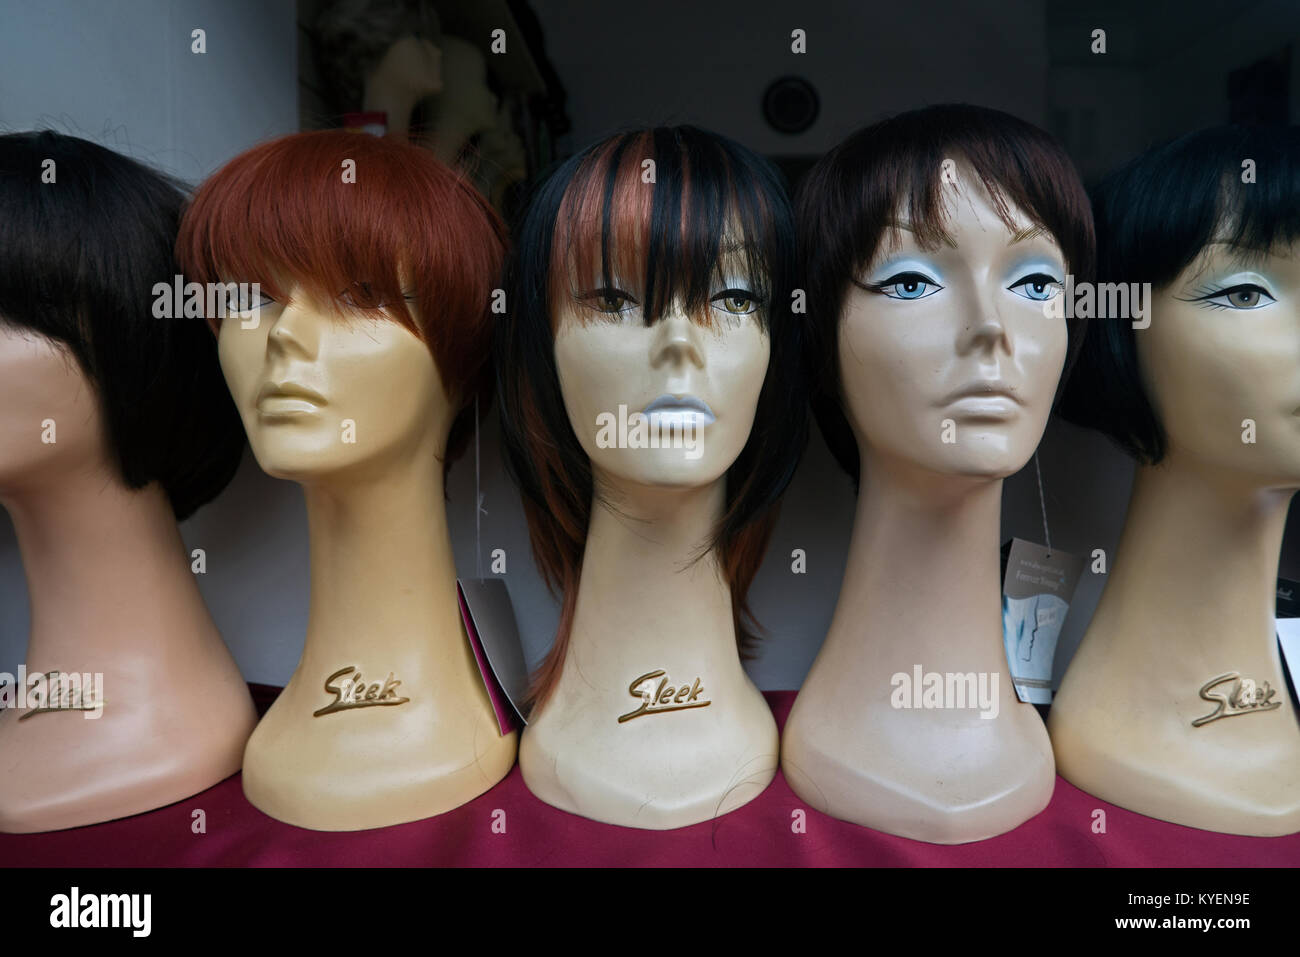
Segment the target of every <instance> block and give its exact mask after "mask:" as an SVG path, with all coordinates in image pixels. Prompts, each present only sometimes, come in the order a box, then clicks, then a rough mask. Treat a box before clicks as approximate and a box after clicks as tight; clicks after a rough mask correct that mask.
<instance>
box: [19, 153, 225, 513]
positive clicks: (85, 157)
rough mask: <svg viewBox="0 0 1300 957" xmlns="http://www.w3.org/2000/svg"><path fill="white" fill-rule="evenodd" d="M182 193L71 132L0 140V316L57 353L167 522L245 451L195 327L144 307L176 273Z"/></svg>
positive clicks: (197, 322)
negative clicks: (158, 500)
mask: <svg viewBox="0 0 1300 957" xmlns="http://www.w3.org/2000/svg"><path fill="white" fill-rule="evenodd" d="M47 160H52V161H53V163H54V166H53V168H52V172H53V174H54V176H53V181H52V182H49V183H45V182H42V174H43V173H44V172H45V170H46V168H47V167H46V165H45V163H46V161H47ZM184 202H185V197H184V194H183V193H182V192H181V190H180V189H179V188H178V187H177V185H176V184H175V183H173V182H172V181H171V180H169V179H168V178H166V177H165V176H163V175H162V174H161V173H158V172H156V171H154V170H152V169H150V168H148V167H147V166H144V165H143V164H141V163H138V162H136V161H135V160H132V159H128V158H127V157H125V156H121V155H119V154H117V153H114V152H113V151H111V150H108V149H105V148H104V147H102V146H97V145H96V144H94V143H91V142H88V141H86V140H83V139H80V138H78V137H75V136H67V135H65V134H62V133H56V132H53V131H49V130H42V131H40V132H28V133H9V134H4V135H0V220H2V222H3V225H2V226H0V323H3V324H6V325H8V326H9V327H11V328H18V329H25V330H29V331H31V332H35V333H38V334H39V335H42V336H45V337H46V338H48V339H51V340H54V341H56V342H59V343H62V344H63V345H64V346H65V347H66V348H67V349H68V350H69V352H70V353H71V355H72V356H74V357H75V358H76V360H77V363H78V365H79V366H80V368H81V370H82V372H83V373H84V374H85V376H86V377H87V379H88V380H89V381H90V383H91V384H92V387H93V388H94V390H95V393H96V395H97V396H98V399H99V403H100V409H101V414H102V416H103V419H104V423H105V428H106V430H107V433H108V445H109V449H110V451H111V453H112V454H113V455H114V456H115V457H116V459H117V465H118V468H119V469H120V472H121V476H122V479H123V480H124V482H125V483H126V485H127V487H128V488H132V489H139V488H143V487H144V486H146V485H147V484H149V483H150V482H153V481H157V482H158V483H159V484H160V485H161V486H162V488H163V489H164V490H165V491H166V493H167V496H168V499H169V500H170V502H171V506H172V510H173V511H174V512H175V514H176V517H177V519H178V520H179V519H184V518H186V517H188V516H189V515H190V514H192V513H193V512H194V511H195V509H197V508H198V507H199V506H201V505H203V504H205V503H206V502H209V501H211V500H212V499H213V498H214V497H215V496H216V495H217V493H218V492H220V491H221V490H222V489H223V488H224V487H225V486H226V484H227V483H228V482H229V481H230V479H231V477H232V476H233V475H234V474H235V469H236V468H238V466H239V459H240V455H241V453H242V451H243V446H244V432H243V427H242V425H241V424H240V420H239V415H238V413H237V412H236V410H235V406H234V403H233V402H232V401H231V398H230V394H229V392H228V391H227V389H226V385H225V382H224V380H223V378H222V375H221V368H220V366H219V364H218V361H217V346H216V341H215V339H214V338H213V336H212V333H211V331H210V330H209V329H208V327H207V325H206V323H204V322H203V320H202V319H156V318H154V315H153V305H154V298H155V297H154V292H153V287H154V284H155V283H160V282H162V283H166V284H167V285H168V287H169V288H170V287H171V285H172V283H173V281H174V278H175V276H176V275H177V274H178V273H179V271H180V270H179V269H178V267H177V265H176V260H175V258H174V253H173V246H174V244H175V242H176V233H177V228H178V226H179V223H180V216H181V209H182V207H183V205H184Z"/></svg>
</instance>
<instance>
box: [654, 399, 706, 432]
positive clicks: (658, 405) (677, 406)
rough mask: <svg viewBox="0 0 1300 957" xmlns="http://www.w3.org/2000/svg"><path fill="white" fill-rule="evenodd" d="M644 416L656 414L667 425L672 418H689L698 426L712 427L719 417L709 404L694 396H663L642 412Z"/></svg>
mask: <svg viewBox="0 0 1300 957" xmlns="http://www.w3.org/2000/svg"><path fill="white" fill-rule="evenodd" d="M642 414H643V415H646V416H650V415H651V414H654V415H656V416H658V417H659V418H660V419H661V420H662V421H665V424H667V423H668V422H671V420H672V418H680V419H682V420H685V419H686V418H687V417H690V418H692V419H693V420H694V421H695V423H696V425H710V424H712V423H713V422H716V421H717V416H716V415H714V414H713V410H712V409H710V408H709V404H708V403H707V402H705V401H704V400H703V399H700V398H696V397H695V396H693V395H681V396H677V395H668V394H664V395H661V396H659V397H658V398H656V399H654V400H653V401H651V402H650V403H649V404H648V405H647V406H646V407H645V408H644V409H643V410H642Z"/></svg>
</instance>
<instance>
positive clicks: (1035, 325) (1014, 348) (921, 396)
mask: <svg viewBox="0 0 1300 957" xmlns="http://www.w3.org/2000/svg"><path fill="white" fill-rule="evenodd" d="M956 179H957V182H956V183H951V184H948V185H946V186H945V193H944V201H945V206H946V210H947V219H946V227H947V232H948V234H949V235H950V236H951V238H952V240H953V244H952V245H947V244H945V245H942V246H940V248H939V249H937V250H927V249H924V248H922V247H921V246H920V245H919V244H918V243H917V241H916V237H915V235H914V234H913V233H912V232H910V231H908V230H907V229H906V228H903V229H900V230H899V231H898V238H897V241H896V242H895V241H894V240H893V239H892V238H891V236H890V235H889V233H886V235H885V237H884V238H883V240H882V243H881V249H880V250H879V251H878V253H877V255H876V257H875V260H874V261H873V262H872V263H870V264H868V265H867V266H866V268H865V269H863V270H862V271H861V273H860V274H859V277H858V282H860V283H861V284H862V285H863V286H867V287H869V290H870V291H869V290H868V289H863V288H861V287H860V286H858V285H856V284H855V285H854V286H852V287H850V290H849V294H848V296H847V298H846V301H845V307H844V314H843V316H842V318H841V321H840V335H839V362H840V375H841V382H842V383H843V392H844V402H845V406H846V409H845V411H846V413H847V416H848V419H849V422H850V423H851V425H852V426H853V430H854V433H855V435H856V436H857V439H858V447H859V449H860V450H861V451H862V452H863V454H864V460H865V459H866V458H867V453H868V452H869V451H870V452H871V453H874V454H877V455H883V456H887V457H894V458H898V459H901V460H904V461H907V462H910V463H913V464H915V465H919V466H921V467H922V468H925V469H928V470H931V471H934V472H938V473H943V474H954V475H969V476H982V477H988V478H1002V477H1005V476H1007V475H1011V474H1012V473H1014V472H1016V471H1018V470H1019V469H1020V468H1022V467H1023V466H1024V464H1025V463H1026V462H1028V461H1029V458H1030V456H1032V455H1033V452H1034V449H1035V448H1036V447H1037V446H1038V442H1039V440H1040V439H1041V438H1042V434H1043V429H1044V428H1045V427H1046V424H1047V418H1048V415H1049V414H1050V412H1051V406H1052V399H1053V397H1054V395H1055V392H1056V386H1057V382H1058V380H1059V378H1060V375H1061V370H1062V368H1063V366H1064V364H1065V355H1066V349H1067V334H1066V324H1065V320H1064V319H1052V318H1047V317H1046V316H1045V315H1044V311H1045V310H1044V302H1045V301H1046V300H1049V299H1051V298H1052V297H1053V296H1058V295H1060V294H1061V285H1060V284H1061V283H1062V282H1063V281H1064V278H1065V263H1064V257H1063V256H1062V254H1061V251H1060V248H1059V247H1058V246H1057V244H1056V242H1055V240H1053V239H1052V237H1051V236H1050V235H1048V234H1047V233H1045V232H1041V231H1038V230H1037V229H1036V228H1034V227H1033V224H1032V223H1031V221H1030V220H1029V218H1028V217H1027V216H1025V214H1024V213H1023V212H1022V211H1020V210H1019V209H1017V208H1015V207H1014V206H1013V207H1012V208H1011V210H1010V211H1011V214H1012V216H1013V218H1014V220H1015V221H1016V226H1017V229H1016V230H1014V231H1013V230H1010V229H1008V228H1007V226H1006V225H1005V224H1004V223H1003V222H1002V220H1001V219H999V218H998V216H997V214H996V212H995V210H994V207H993V205H992V203H991V200H990V197H989V196H988V195H987V193H986V192H985V191H984V190H983V188H982V186H981V185H980V184H979V181H978V179H977V178H975V177H973V176H972V175H970V174H969V172H968V171H967V170H966V169H964V168H963V167H961V166H959V167H958V175H957V177H956ZM898 215H899V222H900V224H901V225H902V226H904V227H906V226H907V225H908V221H909V215H910V213H909V210H908V209H902V210H900V211H899V214H898ZM945 439H948V440H949V441H945Z"/></svg>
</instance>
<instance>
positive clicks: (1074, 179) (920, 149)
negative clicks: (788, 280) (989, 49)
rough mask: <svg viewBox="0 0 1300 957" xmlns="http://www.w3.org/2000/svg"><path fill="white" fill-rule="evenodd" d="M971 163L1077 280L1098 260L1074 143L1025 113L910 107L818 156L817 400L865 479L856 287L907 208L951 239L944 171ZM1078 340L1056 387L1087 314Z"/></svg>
mask: <svg viewBox="0 0 1300 957" xmlns="http://www.w3.org/2000/svg"><path fill="white" fill-rule="evenodd" d="M947 160H952V161H954V162H956V163H963V164H965V165H967V166H968V167H970V169H971V170H972V171H973V173H974V176H975V178H976V179H977V180H978V181H979V182H980V183H981V184H982V185H983V187H984V189H985V191H986V192H987V193H988V194H989V197H990V198H991V199H992V201H993V204H994V209H995V210H996V211H997V212H998V215H999V216H1000V217H1001V218H1002V220H1003V222H1005V223H1006V224H1007V226H1008V228H1014V224H1013V220H1012V218H1011V206H1012V205H1015V206H1016V207H1018V208H1019V209H1020V210H1021V211H1022V212H1023V214H1024V215H1025V216H1027V217H1029V219H1030V220H1031V221H1032V223H1033V224H1034V225H1035V226H1039V227H1042V228H1043V229H1045V230H1046V231H1047V232H1048V233H1049V234H1051V236H1052V238H1053V239H1055V240H1056V243H1057V245H1058V246H1060V248H1061V252H1062V253H1063V254H1064V256H1065V263H1066V267H1067V268H1068V269H1069V270H1070V272H1071V273H1072V274H1073V275H1074V277H1075V280H1076V282H1091V281H1092V280H1093V273H1094V270H1095V262H1096V239H1095V236H1094V232H1093V222H1092V207H1091V204H1090V203H1089V201H1088V194H1087V192H1086V191H1085V190H1084V186H1083V182H1082V180H1080V178H1079V174H1078V172H1077V171H1076V170H1075V168H1074V164H1073V163H1072V162H1071V161H1070V157H1069V156H1068V155H1067V154H1066V152H1065V150H1064V148H1063V147H1062V146H1061V145H1060V144H1059V143H1058V142H1057V141H1056V140H1055V139H1054V138H1053V137H1052V136H1051V135H1050V134H1048V133H1046V132H1044V131H1043V130H1040V129H1039V128H1038V127H1036V126H1034V125H1032V124H1031V123H1027V122H1025V121H1024V120H1022V119H1019V118H1017V117H1014V116H1012V115H1011V114H1009V113H1003V112H1001V111H999V110H991V109H987V108H985V107H982V106H970V105H967V104H960V103H959V104H945V105H941V106H930V107H926V108H924V109H919V110H912V111H910V112H907V113H900V114H899V115H898V116H894V117H891V118H890V119H887V120H883V121H881V122H879V123H877V124H875V125H874V126H869V127H866V128H865V129H862V130H859V131H858V132H856V133H854V134H852V135H851V136H849V138H848V139H846V140H845V141H844V142H842V143H840V144H839V145H838V146H836V147H835V148H834V149H833V150H831V151H830V152H829V153H827V154H826V155H825V156H824V157H822V159H820V160H819V161H818V162H817V165H816V166H814V167H813V168H812V169H811V170H810V171H809V172H808V175H807V176H806V177H805V178H804V180H803V182H802V183H801V184H800V188H799V196H798V201H797V204H796V219H797V221H798V229H799V260H800V267H801V269H802V276H803V282H804V287H805V289H806V290H807V293H808V314H809V320H810V321H809V324H808V353H807V355H808V362H807V366H806V369H805V372H806V375H807V376H808V378H809V380H810V385H811V390H812V401H813V409H814V412H815V413H816V417H817V424H818V426H819V427H820V428H821V431H822V435H823V436H824V437H825V439H826V444H827V446H828V447H829V448H830V450H831V452H832V453H833V454H834V455H835V458H836V459H837V460H838V461H839V463H840V465H842V466H843V467H844V470H845V471H846V472H848V473H849V475H850V476H852V478H853V480H854V482H855V483H856V482H857V481H858V468H859V462H858V444H857V440H856V438H854V435H853V430H852V428H851V427H850V426H849V423H848V420H847V419H846V418H845V417H844V412H843V404H842V402H843V400H842V398H841V383H840V372H839V328H840V317H841V313H842V312H843V309H844V302H845V298H846V296H847V294H848V291H849V287H850V285H851V284H852V282H853V281H854V279H855V278H857V276H858V274H859V273H860V272H861V270H862V269H864V268H865V267H866V266H867V264H868V263H870V262H871V260H872V259H873V257H874V256H875V255H876V253H877V251H878V250H879V249H880V248H881V244H882V243H884V242H885V240H886V238H887V236H889V235H891V234H893V233H896V231H897V225H896V224H897V222H898V221H899V219H901V218H902V216H903V214H904V213H906V215H907V218H908V219H909V220H910V225H911V228H912V230H913V231H914V232H915V234H916V237H917V241H918V242H919V243H921V245H922V246H929V247H935V248H937V247H938V246H939V245H940V244H942V243H943V242H944V241H945V240H946V239H947V238H948V236H947V223H946V214H945V211H944V196H943V178H942V176H943V170H944V168H945V161H947ZM1066 323H1067V329H1068V333H1069V349H1068V354H1067V358H1066V364H1065V370H1064V372H1063V374H1062V376H1061V382H1060V384H1059V386H1058V388H1057V399H1059V398H1060V397H1061V395H1062V393H1063V392H1064V388H1065V383H1066V381H1067V379H1068V378H1069V373H1070V369H1071V367H1072V366H1073V364H1074V360H1075V358H1076V357H1077V355H1078V351H1079V347H1080V346H1081V344H1082V342H1083V337H1084V331H1085V327H1086V323H1087V321H1086V320H1084V319H1080V318H1072V319H1068V320H1066Z"/></svg>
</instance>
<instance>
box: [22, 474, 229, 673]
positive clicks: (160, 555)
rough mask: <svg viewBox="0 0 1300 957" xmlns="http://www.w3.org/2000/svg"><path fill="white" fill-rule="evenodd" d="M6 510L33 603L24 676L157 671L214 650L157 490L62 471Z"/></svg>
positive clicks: (211, 629) (212, 629)
mask: <svg viewBox="0 0 1300 957" xmlns="http://www.w3.org/2000/svg"><path fill="white" fill-rule="evenodd" d="M5 506H6V508H7V509H8V511H9V514H10V516H11V517H12V519H13V523H14V532H15V534H16V536H17V540H18V548H19V552H20V554H21V555H22V560H23V568H24V569H25V572H26V576H27V591H28V596H29V599H30V603H31V635H30V638H29V641H28V647H27V664H28V667H29V669H37V668H58V669H63V670H74V669H75V670H81V671H84V670H98V671H106V670H111V665H112V663H113V662H115V661H117V662H130V663H131V665H132V667H135V666H137V665H140V664H141V663H147V662H154V663H156V664H157V665H158V667H159V668H160V669H161V668H165V667H166V665H165V664H164V663H165V662H173V663H174V661H175V660H177V659H175V658H173V655H179V656H182V657H184V656H188V655H191V654H192V652H193V650H194V648H195V647H196V646H197V645H199V644H201V643H202V642H203V641H205V640H207V639H216V640H219V638H217V632H216V626H215V625H214V624H213V622H212V619H211V617H210V616H209V614H208V611H207V608H206V606H205V605H204V604H203V600H202V598H201V596H200V595H199V590H198V586H197V585H196V584H195V581H194V576H193V574H192V573H191V572H190V563H189V560H188V558H187V557H186V554H185V546H184V543H183V542H182V540H181V536H180V532H179V530H178V529H177V527H176V518H175V515H174V514H173V512H172V509H171V505H170V504H169V502H168V500H167V496H166V494H165V493H164V491H163V490H162V488H161V487H160V486H158V485H157V484H156V483H155V484H151V485H149V486H147V487H145V488H144V489H140V490H131V489H128V488H127V487H126V486H125V485H124V484H123V483H122V481H121V480H120V479H118V478H117V477H116V476H115V475H112V474H111V473H109V472H108V470H107V469H100V470H87V471H81V472H74V471H72V470H68V473H67V477H66V478H62V479H59V480H56V481H54V482H51V483H47V484H44V485H42V487H41V488H40V489H39V490H33V491H29V492H26V493H23V494H20V495H18V496H16V497H14V498H13V499H10V500H7V501H6V502H5Z"/></svg>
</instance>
